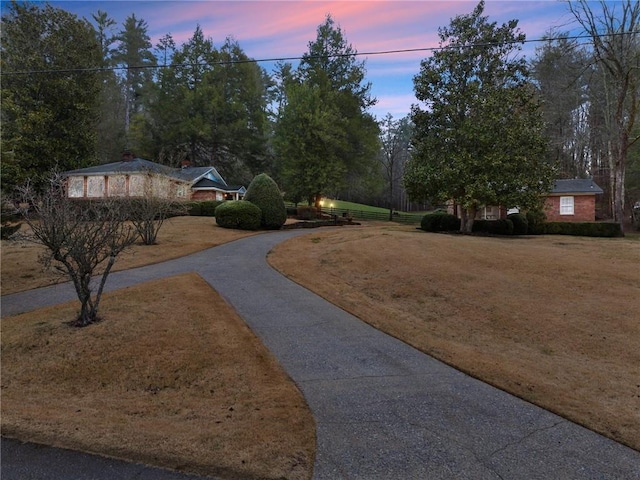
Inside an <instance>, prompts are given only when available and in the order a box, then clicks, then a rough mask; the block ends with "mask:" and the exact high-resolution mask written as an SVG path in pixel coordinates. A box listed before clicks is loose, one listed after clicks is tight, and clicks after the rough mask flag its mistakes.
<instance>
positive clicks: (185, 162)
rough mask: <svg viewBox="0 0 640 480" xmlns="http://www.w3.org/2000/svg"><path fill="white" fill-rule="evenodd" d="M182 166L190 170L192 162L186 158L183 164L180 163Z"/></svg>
mask: <svg viewBox="0 0 640 480" xmlns="http://www.w3.org/2000/svg"><path fill="white" fill-rule="evenodd" d="M180 166H181V167H182V168H189V167H190V166H191V161H189V159H188V158H185V159H184V160H182V162H180Z"/></svg>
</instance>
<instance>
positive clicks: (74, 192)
mask: <svg viewBox="0 0 640 480" xmlns="http://www.w3.org/2000/svg"><path fill="white" fill-rule="evenodd" d="M67 188H68V192H69V197H71V198H81V197H84V177H69V183H68V187H67Z"/></svg>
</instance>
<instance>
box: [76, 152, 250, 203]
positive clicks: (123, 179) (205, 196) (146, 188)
mask: <svg viewBox="0 0 640 480" xmlns="http://www.w3.org/2000/svg"><path fill="white" fill-rule="evenodd" d="M64 175H65V177H66V181H67V195H68V196H69V197H70V198H87V199H100V198H107V197H142V196H145V195H151V196H154V197H161V198H170V199H173V200H185V201H187V200H240V199H241V198H242V197H243V196H244V194H245V192H246V189H245V188H244V187H242V186H230V185H227V182H225V181H224V179H223V178H222V176H221V175H220V174H219V173H218V171H217V170H216V169H215V168H214V167H192V166H191V165H190V163H189V162H183V164H182V166H181V168H171V167H167V166H165V165H160V164H159V163H154V162H151V161H149V160H144V159H142V158H137V157H135V156H134V155H133V154H131V153H129V152H125V154H123V156H122V160H121V161H119V162H114V163H107V164H104V165H96V166H94V167H87V168H80V169H78V170H71V171H68V172H65V173H64Z"/></svg>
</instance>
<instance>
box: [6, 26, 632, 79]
mask: <svg viewBox="0 0 640 480" xmlns="http://www.w3.org/2000/svg"><path fill="white" fill-rule="evenodd" d="M635 34H640V32H618V33H609V34H605V35H599V36H598V38H601V37H614V36H621V35H635ZM591 38H592V37H591V35H587V34H582V35H571V36H562V37H549V38H536V39H533V40H519V41H517V40H514V41H513V42H495V43H491V42H488V43H473V44H469V45H447V46H443V47H422V48H404V49H396V50H378V51H372V52H356V53H342V54H332V55H305V56H298V57H274V58H261V59H257V60H256V59H251V58H248V59H244V60H220V61H217V62H200V63H181V64H170V65H157V64H156V65H134V66H113V67H87V68H68V69H59V70H25V71H16V72H0V75H1V76H12V75H34V74H42V73H47V74H53V73H62V74H64V73H89V72H114V71H119V70H155V69H160V68H193V67H212V66H215V65H220V66H221V65H239V64H244V63H272V62H288V61H295V60H304V59H326V58H344V57H364V56H379V55H396V54H402V53H416V52H436V51H442V50H447V49H450V48H478V47H494V46H498V45H509V44H521V43H542V42H548V41H551V40H581V39H591Z"/></svg>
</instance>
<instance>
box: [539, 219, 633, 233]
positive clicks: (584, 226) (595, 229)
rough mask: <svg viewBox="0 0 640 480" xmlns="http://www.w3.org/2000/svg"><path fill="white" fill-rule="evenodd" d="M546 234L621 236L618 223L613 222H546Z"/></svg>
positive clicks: (544, 228)
mask: <svg viewBox="0 0 640 480" xmlns="http://www.w3.org/2000/svg"><path fill="white" fill-rule="evenodd" d="M543 233H544V234H546V235H575V236H581V237H622V236H624V234H623V233H622V229H621V227H620V224H619V223H613V222H546V223H545V224H544V225H543Z"/></svg>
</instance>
